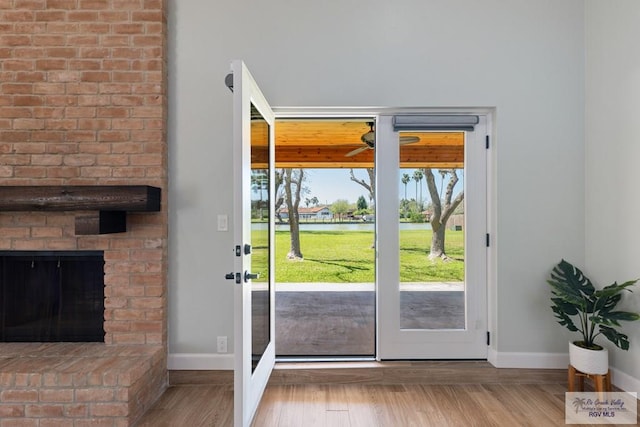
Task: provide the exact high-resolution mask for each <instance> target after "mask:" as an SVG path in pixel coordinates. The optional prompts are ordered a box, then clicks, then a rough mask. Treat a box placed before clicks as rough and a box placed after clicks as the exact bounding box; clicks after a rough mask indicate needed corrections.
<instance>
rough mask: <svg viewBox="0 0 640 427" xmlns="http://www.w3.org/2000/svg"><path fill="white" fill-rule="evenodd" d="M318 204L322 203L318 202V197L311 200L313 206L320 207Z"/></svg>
mask: <svg viewBox="0 0 640 427" xmlns="http://www.w3.org/2000/svg"><path fill="white" fill-rule="evenodd" d="M318 203H320V201H319V200H318V198H317V197H316V196H313V197H312V198H311V204H312V205H313V206H318Z"/></svg>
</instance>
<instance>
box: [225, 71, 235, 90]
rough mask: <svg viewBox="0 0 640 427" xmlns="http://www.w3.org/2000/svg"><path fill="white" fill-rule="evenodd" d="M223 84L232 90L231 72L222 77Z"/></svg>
mask: <svg viewBox="0 0 640 427" xmlns="http://www.w3.org/2000/svg"><path fill="white" fill-rule="evenodd" d="M224 84H225V85H226V86H227V87H228V88H229V90H230V91H231V92H233V73H229V74H227V75H226V76H225V77H224Z"/></svg>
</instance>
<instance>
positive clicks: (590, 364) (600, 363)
mask: <svg viewBox="0 0 640 427" xmlns="http://www.w3.org/2000/svg"><path fill="white" fill-rule="evenodd" d="M569 363H571V366H573V367H574V368H576V369H577V370H578V371H580V372H584V373H585V374H597V375H604V374H606V373H607V372H609V351H608V350H607V349H606V348H603V349H602V350H589V349H586V348H582V347H578V346H577V345H575V344H574V343H572V342H570V343H569Z"/></svg>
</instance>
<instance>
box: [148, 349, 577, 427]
mask: <svg viewBox="0 0 640 427" xmlns="http://www.w3.org/2000/svg"><path fill="white" fill-rule="evenodd" d="M382 366H383V367H382V368H381V367H380V366H378V367H377V368H375V367H374V368H366V369H357V370H352V369H348V368H347V369H344V368H340V369H335V370H334V372H336V375H333V376H332V375H327V371H328V369H330V368H327V369H304V368H302V369H301V368H293V369H287V368H280V369H277V370H276V371H274V375H273V376H272V378H271V381H270V382H269V385H268V386H267V389H266V391H265V394H264V396H263V399H262V401H261V403H260V406H259V407H258V412H257V414H256V417H255V420H254V422H253V427H288V426H294V427H314V426H318V427H320V426H322V427H324V426H327V427H341V426H345V427H347V426H353V427H356V426H362V427H374V426H380V427H404V426H421V427H422V426H439V427H440V426H536V427H537V426H563V425H565V423H564V392H565V391H566V389H567V388H566V379H565V375H566V371H562V370H555V371H554V370H517V369H507V370H503V369H501V370H498V369H495V368H492V367H490V366H488V364H486V362H484V363H482V362H480V363H478V362H434V363H427V364H415V363H413V364H412V363H409V364H406V363H404V364H403V363H397V362H391V363H389V364H383V365H382ZM457 367H460V369H457ZM456 371H458V373H457V374H456V373H455V372H456ZM315 372H318V373H317V374H316V373H315ZM338 373H339V374H338ZM186 375H187V379H186V381H185V380H184V379H183V380H182V381H181V380H176V381H175V383H179V384H178V385H173V386H171V387H170V388H169V390H168V391H167V392H166V393H165V394H164V395H163V396H162V397H161V399H160V400H159V401H158V402H157V403H156V405H155V406H154V407H153V408H151V410H150V411H149V412H148V413H147V414H146V415H145V416H144V418H143V419H142V420H141V421H140V422H139V424H138V427H142V426H144V427H151V426H153V427H163V426H167V427H169V426H171V427H173V426H190V427H199V426H207V427H209V426H232V425H233V423H232V419H233V385H232V381H231V376H229V375H227V376H225V377H224V378H223V379H222V380H221V381H220V378H217V379H216V381H217V382H218V384H206V383H207V382H208V380H207V379H206V374H202V375H200V376H199V377H198V374H196V373H187V374H186Z"/></svg>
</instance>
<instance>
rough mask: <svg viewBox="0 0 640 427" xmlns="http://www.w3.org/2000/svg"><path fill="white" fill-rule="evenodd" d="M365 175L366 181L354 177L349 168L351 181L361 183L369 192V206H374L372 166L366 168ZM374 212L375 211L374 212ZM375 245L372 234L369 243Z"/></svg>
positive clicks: (374, 186)
mask: <svg viewBox="0 0 640 427" xmlns="http://www.w3.org/2000/svg"><path fill="white" fill-rule="evenodd" d="M366 170H367V176H368V177H369V182H366V181H365V180H364V179H358V178H356V175H355V174H354V173H353V169H349V174H350V175H351V181H353V182H356V183H358V184H360V185H362V186H363V187H364V188H366V189H367V191H368V192H369V200H370V201H371V206H372V207H373V208H375V206H376V172H375V170H374V169H373V168H367V169H366ZM374 213H375V212H374ZM375 247H376V238H375V236H374V238H373V243H371V248H372V249H373V248H375Z"/></svg>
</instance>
